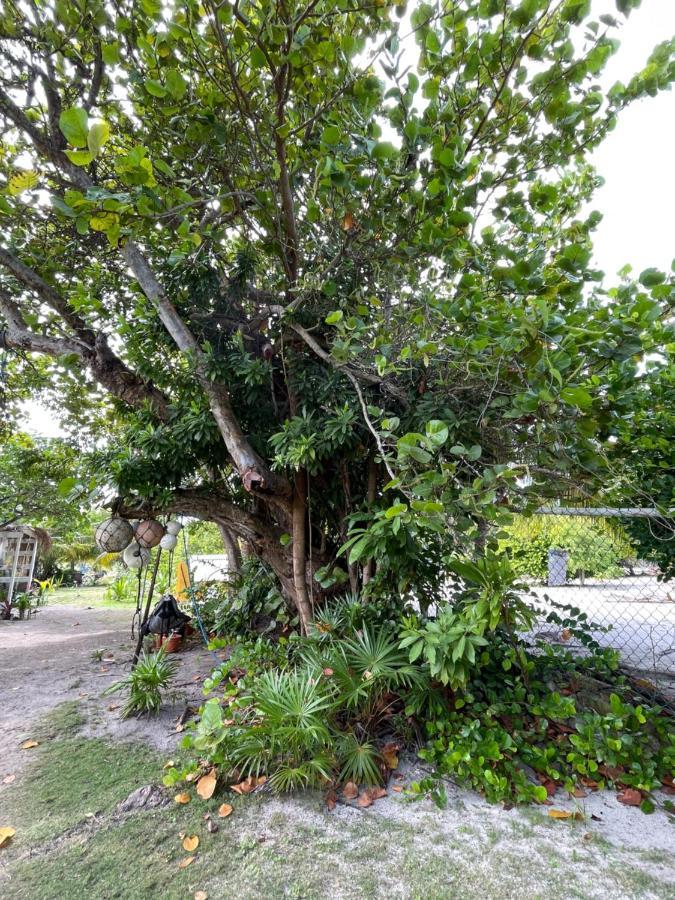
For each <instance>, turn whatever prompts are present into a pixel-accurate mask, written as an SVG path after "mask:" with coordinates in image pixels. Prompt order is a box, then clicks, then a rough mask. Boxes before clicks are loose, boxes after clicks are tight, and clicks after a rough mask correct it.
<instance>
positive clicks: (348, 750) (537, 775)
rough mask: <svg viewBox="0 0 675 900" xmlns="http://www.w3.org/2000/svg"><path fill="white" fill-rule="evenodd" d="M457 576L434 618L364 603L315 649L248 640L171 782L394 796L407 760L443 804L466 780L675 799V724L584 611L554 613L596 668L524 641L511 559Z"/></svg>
mask: <svg viewBox="0 0 675 900" xmlns="http://www.w3.org/2000/svg"><path fill="white" fill-rule="evenodd" d="M451 568H452V570H453V571H454V574H455V578H456V592H455V597H454V600H453V602H452V603H449V602H444V603H438V604H435V605H434V606H433V608H432V609H431V612H430V614H429V615H423V614H422V613H421V612H413V611H410V610H408V611H407V612H406V611H405V610H404V611H403V612H399V614H398V616H396V615H392V611H391V610H390V609H387V608H386V606H385V607H384V611H383V608H382V607H380V606H379V605H376V604H372V603H368V602H366V601H364V600H363V599H361V598H358V597H356V596H350V597H347V598H344V599H342V600H340V601H338V602H335V603H333V604H331V605H329V606H327V607H326V608H324V609H323V610H321V611H319V612H318V613H317V615H316V618H315V622H314V625H313V627H312V629H311V631H310V633H309V634H308V635H307V636H303V637H301V636H297V635H294V636H292V637H291V638H290V639H289V640H285V639H282V640H281V641H275V640H270V639H268V638H263V637H260V638H258V639H257V640H256V641H248V642H240V643H238V644H237V645H236V646H235V647H234V649H233V651H232V653H231V655H230V657H229V659H227V660H226V661H225V662H224V663H223V664H222V665H221V666H219V667H218V668H217V669H216V670H215V671H214V673H213V675H212V677H211V678H209V679H208V680H207V681H206V682H205V684H204V692H205V695H206V696H208V697H209V699H208V700H207V701H206V703H205V705H204V707H203V709H202V714H201V718H200V720H199V722H198V724H197V725H196V727H195V728H194V730H193V731H192V732H191V733H190V734H189V735H188V736H187V737H186V739H185V746H186V747H188V748H189V749H191V750H192V751H193V753H194V754H195V761H194V762H193V763H192V764H191V765H189V766H188V767H187V768H184V769H182V770H178V769H176V770H172V771H171V772H170V773H169V774H168V775H167V777H166V781H167V783H170V784H175V783H177V782H178V781H181V780H182V779H184V778H186V777H187V776H188V775H190V779H191V780H194V777H195V773H196V772H198V771H206V770H209V771H213V772H215V773H216V774H217V777H218V778H219V779H220V781H221V782H222V783H233V782H238V781H239V780H240V779H242V778H252V779H257V778H260V777H261V776H265V777H266V778H267V779H268V780H269V783H270V785H271V787H272V788H273V789H274V790H278V791H287V790H293V789H301V788H306V787H315V788H316V787H319V788H325V789H327V790H328V791H333V790H335V789H336V788H337V787H338V786H340V785H345V784H347V783H349V782H355V783H361V784H364V785H381V784H383V783H385V782H386V781H387V780H388V778H389V776H390V774H391V770H392V769H393V768H395V766H396V765H397V764H398V752H399V750H402V749H407V750H410V751H415V752H418V753H419V756H420V757H421V759H422V760H424V761H425V762H427V763H429V766H430V769H429V771H430V774H429V776H428V777H427V778H425V779H424V780H423V781H421V782H419V783H416V784H415V785H413V790H414V792H416V793H418V794H426V793H428V794H431V795H432V796H433V797H434V799H436V801H437V802H438V803H440V804H442V803H443V801H444V789H443V780H444V778H446V777H450V778H452V779H453V780H456V781H458V782H460V783H463V784H465V785H468V786H471V787H473V788H474V789H476V790H478V791H480V792H481V793H483V794H484V795H485V796H486V797H487V798H488V799H489V800H491V801H495V802H496V801H501V802H505V803H507V804H511V803H523V802H545V801H546V800H547V798H548V797H549V796H551V795H552V794H554V793H555V792H556V790H558V789H564V790H566V791H569V792H570V793H571V794H573V795H575V796H582V795H585V794H586V793H587V792H588V791H592V790H596V789H600V788H603V787H606V786H609V787H614V788H616V789H617V790H619V791H620V792H621V794H620V797H622V798H624V799H625V800H626V802H630V803H634V804H641V805H642V808H643V810H644V811H645V812H650V811H651V810H653V808H654V800H653V796H652V792H653V791H654V790H655V789H657V788H660V787H662V786H665V787H666V788H667V789H669V790H671V789H672V788H673V774H674V773H675V730H674V729H673V727H672V725H673V723H672V718H671V717H670V716H668V715H667V714H666V712H665V711H664V710H663V709H662V708H660V707H659V706H658V705H655V704H653V703H648V702H646V701H645V700H644V699H643V698H641V697H640V696H639V695H637V694H636V693H635V691H634V689H633V687H632V686H631V684H630V683H629V681H628V679H627V678H626V677H625V676H624V675H622V674H621V673H620V671H619V669H618V661H617V656H616V654H615V653H614V652H613V651H608V650H603V649H602V648H600V646H599V645H598V644H597V643H596V642H595V640H594V639H593V637H592V634H591V629H590V628H589V625H588V623H587V622H586V620H585V617H584V615H583V614H581V613H579V611H578V610H573V609H569V608H566V609H561V608H558V609H557V610H554V612H553V613H550V614H549V616H550V618H551V620H552V621H555V622H556V623H557V624H561V623H563V624H564V626H565V628H566V629H567V632H568V633H569V634H570V635H572V636H574V637H577V638H579V639H580V640H581V644H582V646H583V650H584V655H579V654H578V653H577V654H574V653H572V652H570V650H569V649H566V648H565V647H555V646H551V645H547V644H543V643H537V642H534V641H532V640H531V639H526V638H525V637H523V634H525V633H526V631H527V629H528V627H529V625H531V622H532V618H533V616H534V615H535V612H534V611H533V609H532V607H530V606H529V605H527V604H526V603H525V602H524V601H523V600H522V599H521V594H520V592H521V590H522V587H521V586H520V585H518V584H517V576H516V575H515V573H514V572H513V569H512V568H511V566H510V564H509V562H508V560H507V559H506V558H505V557H503V556H497V555H494V554H491V553H489V552H488V553H487V554H486V555H485V556H484V557H483V558H482V559H481V560H479V561H477V562H469V561H466V560H455V561H453V563H452V565H451ZM223 644H227V641H226V640H222V641H221V645H223ZM214 695H215V696H214Z"/></svg>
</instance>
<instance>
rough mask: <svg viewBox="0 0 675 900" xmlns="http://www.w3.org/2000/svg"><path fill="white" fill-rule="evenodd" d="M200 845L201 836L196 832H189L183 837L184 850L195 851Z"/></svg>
mask: <svg viewBox="0 0 675 900" xmlns="http://www.w3.org/2000/svg"><path fill="white" fill-rule="evenodd" d="M197 847H199V838H198V837H197V835H196V834H189V835H187V837H184V838H183V850H187V852H188V853H193V852H194V851H195V850H196V849H197Z"/></svg>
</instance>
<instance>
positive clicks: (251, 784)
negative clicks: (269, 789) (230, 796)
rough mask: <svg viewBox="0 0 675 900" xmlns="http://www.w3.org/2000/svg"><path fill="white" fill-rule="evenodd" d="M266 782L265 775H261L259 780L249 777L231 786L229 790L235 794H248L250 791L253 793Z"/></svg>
mask: <svg viewBox="0 0 675 900" xmlns="http://www.w3.org/2000/svg"><path fill="white" fill-rule="evenodd" d="M266 781H267V775H261V776H260V777H259V778H255V777H254V776H253V775H249V776H248V778H245V779H244V780H243V781H240V782H239V784H231V785H230V790H231V791H234V792H235V794H250V793H251V791H254V790H255V789H256V788H257V787H260V786H261V785H263V784H265V782H266Z"/></svg>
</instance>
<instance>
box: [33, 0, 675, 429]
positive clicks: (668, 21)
mask: <svg viewBox="0 0 675 900" xmlns="http://www.w3.org/2000/svg"><path fill="white" fill-rule="evenodd" d="M593 11H594V14H595V15H601V14H602V13H603V12H609V13H611V14H613V15H615V14H616V4H615V2H614V0H595V3H594V7H593ZM618 18H621V17H618ZM673 35H675V0H642V6H641V8H640V9H638V10H636V11H634V12H633V13H632V14H631V16H630V19H629V20H628V22H627V23H626V24H625V25H624V27H623V28H621V29H620V31H619V38H620V40H621V47H620V48H619V50H618V51H617V53H616V54H615V55H614V56H613V57H612V58H611V59H610V62H609V64H608V66H607V68H606V69H605V72H604V73H603V78H602V84H603V87H604V88H606V89H608V88H609V87H611V86H612V84H614V82H616V81H623V82H626V81H628V79H629V78H630V76H631V75H632V74H633V73H634V72H636V71H638V70H639V69H640V68H641V67H642V66H643V65H644V63H645V61H646V59H647V57H648V55H649V53H650V52H651V50H652V48H653V47H654V46H655V44H657V43H659V42H660V41H663V40H666V39H668V38H670V37H671V36H673ZM674 159H675V92H672V91H668V92H665V93H661V94H660V95H659V96H658V97H655V98H654V97H648V98H646V99H644V100H640V101H638V102H636V103H634V104H633V105H632V106H631V107H629V108H628V109H627V110H625V111H624V112H623V113H622V115H621V117H620V119H619V124H618V125H617V127H616V128H615V130H614V131H613V132H612V133H611V134H610V135H609V137H608V138H607V139H606V141H605V142H604V143H603V144H602V146H601V147H599V148H598V150H597V151H596V152H595V153H594V154H593V157H592V162H593V164H594V165H595V166H596V168H597V169H598V171H599V173H600V174H601V175H602V176H603V178H604V179H605V184H604V186H603V187H602V188H601V189H600V190H599V191H598V192H597V194H596V196H595V201H594V203H593V208H594V209H597V210H599V211H600V212H602V214H603V216H604V218H603V220H602V222H601V223H600V225H599V226H598V230H597V232H596V236H595V262H596V265H597V267H598V268H600V269H603V270H604V271H605V272H606V273H607V276H608V277H607V282H608V283H609V282H611V279H612V276H613V275H614V274H615V273H616V272H617V271H618V270H619V269H620V268H621V267H622V266H624V265H625V264H626V263H629V264H630V265H632V266H633V270H634V272H636V273H639V272H641V271H642V270H643V269H646V268H648V267H649V266H656V267H658V268H661V269H669V268H670V265H671V262H672V260H673V258H675V239H674V235H675V228H674V227H673V210H675V175H674V169H675V162H674ZM25 410H26V420H25V423H24V427H25V428H26V429H27V430H29V431H31V432H33V433H35V434H42V435H45V436H55V435H58V434H59V433H60V430H59V426H58V422H57V421H56V419H55V416H54V413H53V412H50V411H47V410H45V409H43V408H42V407H41V406H39V404H37V403H32V402H31V403H27V404H26V406H25Z"/></svg>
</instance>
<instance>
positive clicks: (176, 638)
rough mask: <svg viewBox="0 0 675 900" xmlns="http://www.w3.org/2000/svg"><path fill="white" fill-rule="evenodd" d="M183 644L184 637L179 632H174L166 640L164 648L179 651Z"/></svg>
mask: <svg viewBox="0 0 675 900" xmlns="http://www.w3.org/2000/svg"><path fill="white" fill-rule="evenodd" d="M182 645H183V638H182V636H181V635H180V634H178V632H176V631H174V632H172V633H171V634H170V635H169V636H168V637H167V638H165V640H164V644H163V646H164V649H165V650H166V652H167V653H178V651H179V650H180V649H181V647H182Z"/></svg>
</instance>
